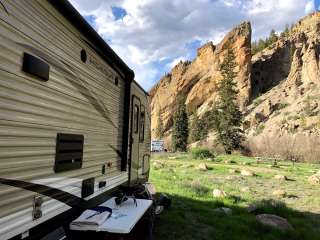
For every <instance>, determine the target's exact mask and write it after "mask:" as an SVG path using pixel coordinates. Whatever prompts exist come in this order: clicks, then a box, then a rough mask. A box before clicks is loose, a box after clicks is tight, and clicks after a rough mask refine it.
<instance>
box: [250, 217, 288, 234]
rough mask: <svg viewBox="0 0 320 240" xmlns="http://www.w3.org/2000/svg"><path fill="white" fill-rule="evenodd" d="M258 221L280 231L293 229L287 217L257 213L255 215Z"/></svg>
mask: <svg viewBox="0 0 320 240" xmlns="http://www.w3.org/2000/svg"><path fill="white" fill-rule="evenodd" d="M256 219H257V220H258V222H260V223H261V224H262V225H264V226H268V227H273V228H276V229H279V230H281V231H288V230H293V227H292V226H291V224H290V223H289V222H288V221H287V219H285V218H283V217H279V216H277V215H273V214H259V215H257V216H256Z"/></svg>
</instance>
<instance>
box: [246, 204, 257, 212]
mask: <svg viewBox="0 0 320 240" xmlns="http://www.w3.org/2000/svg"><path fill="white" fill-rule="evenodd" d="M257 209H258V206H257V205H256V204H254V203H252V204H250V205H249V206H248V207H247V212H248V213H253V212H255V211H257Z"/></svg>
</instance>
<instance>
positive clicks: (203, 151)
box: [191, 148, 214, 159]
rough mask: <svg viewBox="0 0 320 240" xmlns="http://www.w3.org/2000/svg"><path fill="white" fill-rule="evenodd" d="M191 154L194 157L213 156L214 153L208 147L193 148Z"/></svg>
mask: <svg viewBox="0 0 320 240" xmlns="http://www.w3.org/2000/svg"><path fill="white" fill-rule="evenodd" d="M191 156H192V158H194V159H205V158H214V154H213V153H212V152H211V151H210V150H209V149H208V148H193V149H191Z"/></svg>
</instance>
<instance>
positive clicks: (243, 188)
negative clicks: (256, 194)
mask: <svg viewBox="0 0 320 240" xmlns="http://www.w3.org/2000/svg"><path fill="white" fill-rule="evenodd" d="M240 191H241V192H250V188H249V187H242V188H240Z"/></svg>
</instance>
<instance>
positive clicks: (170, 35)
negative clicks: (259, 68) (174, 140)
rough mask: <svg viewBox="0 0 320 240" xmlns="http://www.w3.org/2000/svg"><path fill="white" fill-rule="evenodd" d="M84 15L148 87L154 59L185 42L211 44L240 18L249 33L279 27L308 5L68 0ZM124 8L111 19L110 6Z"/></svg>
mask: <svg viewBox="0 0 320 240" xmlns="http://www.w3.org/2000/svg"><path fill="white" fill-rule="evenodd" d="M71 2H72V4H74V6H75V7H76V8H77V9H78V10H79V11H80V12H81V13H82V14H84V15H92V16H94V17H95V22H94V25H95V28H96V29H97V31H98V32H99V34H101V35H102V36H103V37H104V38H105V39H108V40H111V42H110V45H111V47H112V48H114V49H115V51H116V52H117V53H118V54H119V55H120V57H122V58H123V59H124V61H125V62H126V63H127V64H128V65H129V66H130V67H131V68H133V70H134V71H135V73H136V80H137V81H138V82H140V83H142V85H143V86H144V87H145V88H146V89H149V88H150V87H151V86H152V85H153V84H154V82H155V81H156V80H158V79H155V77H156V76H158V75H159V71H160V72H162V73H163V72H164V71H165V70H167V69H165V67H164V68H163V69H159V68H157V67H155V65H156V64H155V63H157V62H159V61H160V60H164V59H167V60H168V61H169V62H172V63H173V62H174V61H175V60H176V59H185V58H187V57H188V56H189V55H190V49H189V48H187V47H186V44H187V43H190V42H192V41H195V40H198V41H201V42H207V41H208V40H213V42H215V43H217V42H218V41H220V40H221V38H222V37H223V35H224V34H225V33H226V32H227V31H229V30H231V28H232V27H233V26H235V25H238V24H239V23H240V22H241V21H248V20H249V21H251V23H252V28H253V37H254V38H258V37H261V36H266V35H267V34H268V33H269V32H270V30H271V29H275V30H276V31H280V30H282V29H283V28H284V26H285V24H286V23H289V24H291V23H293V22H295V21H297V20H298V19H299V18H300V17H302V16H303V15H304V14H305V12H309V10H310V9H311V7H310V4H311V3H312V1H310V0H281V1H279V0H268V1H266V0H193V1H188V2H187V3H186V1H185V0H105V1H101V0H90V1H87V0H71ZM113 6H116V7H121V8H124V9H125V10H126V12H127V15H126V16H124V17H123V18H122V19H118V20H115V17H114V16H113V14H112V10H111V7H113Z"/></svg>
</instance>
